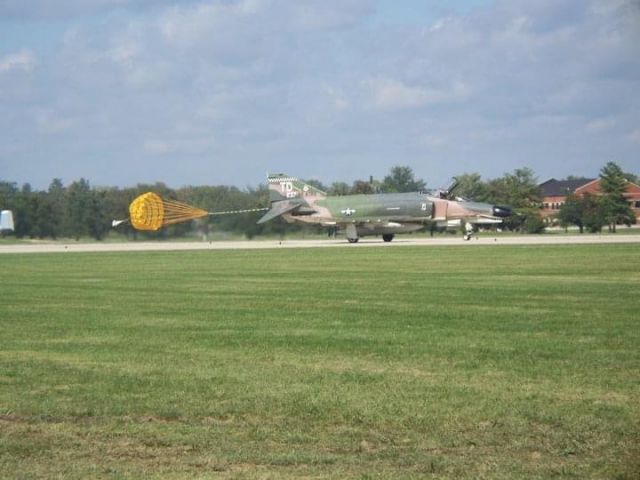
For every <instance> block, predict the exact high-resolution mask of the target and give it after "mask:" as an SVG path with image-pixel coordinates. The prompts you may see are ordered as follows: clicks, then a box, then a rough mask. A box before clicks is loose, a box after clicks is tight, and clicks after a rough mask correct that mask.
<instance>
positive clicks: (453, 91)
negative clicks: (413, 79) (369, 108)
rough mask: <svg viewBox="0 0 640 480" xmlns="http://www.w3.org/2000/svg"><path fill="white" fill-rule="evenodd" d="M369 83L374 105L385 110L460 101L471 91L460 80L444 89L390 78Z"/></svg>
mask: <svg viewBox="0 0 640 480" xmlns="http://www.w3.org/2000/svg"><path fill="white" fill-rule="evenodd" d="M367 83H368V85H369V88H370V89H371V94H372V98H373V104H374V106H375V107H377V108H380V109H384V110H395V109H412V108H420V107H425V106H428V105H434V104H438V103H447V102H453V101H459V100H462V99H464V98H465V97H466V96H467V95H468V93H469V92H468V89H467V87H466V86H465V84H464V83H462V82H459V81H455V82H453V83H452V84H451V85H448V86H447V87H445V88H442V89H436V88H428V87H419V86H409V85H406V84H404V83H403V82H400V81H398V80H393V79H389V78H377V79H372V80H369V81H368V82H367Z"/></svg>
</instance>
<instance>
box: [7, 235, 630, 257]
mask: <svg viewBox="0 0 640 480" xmlns="http://www.w3.org/2000/svg"><path fill="white" fill-rule="evenodd" d="M595 243H636V244H640V235H555V234H551V235H525V236H504V237H503V236H495V237H489V236H483V237H479V238H473V239H472V240H470V241H468V242H465V241H464V240H462V238H460V237H457V236H456V237H444V238H442V237H436V238H428V237H427V238H425V237H411V236H399V237H396V239H395V240H394V241H393V242H390V243H385V242H383V241H382V239H379V238H365V239H361V240H360V242H358V243H357V244H350V243H348V242H347V241H346V240H345V239H344V238H337V239H326V240H317V239H314V240H282V241H278V240H251V241H249V240H247V241H215V242H206V241H200V242H171V241H167V242H163V241H157V242H122V243H80V242H78V243H76V242H68V243H63V242H52V243H47V242H33V243H19V244H10V245H0V254H1V253H55V252H60V253H65V252H66V253H69V252H136V251H154V250H155V251H176V250H254V249H267V248H271V249H278V248H321V247H334V248H335V247H344V248H346V247H348V248H370V247H379V248H397V247H404V246H423V247H435V246H440V245H459V246H461V247H473V246H476V245H495V246H499V245H561V244H595Z"/></svg>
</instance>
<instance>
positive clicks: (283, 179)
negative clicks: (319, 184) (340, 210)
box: [267, 173, 327, 202]
mask: <svg viewBox="0 0 640 480" xmlns="http://www.w3.org/2000/svg"><path fill="white" fill-rule="evenodd" d="M267 183H268V184H269V200H271V202H279V201H282V200H292V199H295V198H304V197H326V196H327V194H326V193H325V192H323V191H322V190H320V189H318V188H316V187H314V186H313V185H309V184H306V183H304V182H302V181H300V180H298V179H297V178H293V177H290V176H289V175H286V174H284V173H273V174H269V175H268V176H267Z"/></svg>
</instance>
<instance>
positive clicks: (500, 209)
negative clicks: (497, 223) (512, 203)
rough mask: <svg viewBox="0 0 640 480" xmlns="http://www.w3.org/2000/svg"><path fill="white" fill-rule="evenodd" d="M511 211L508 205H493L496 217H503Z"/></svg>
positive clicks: (510, 213) (507, 215) (508, 215)
mask: <svg viewBox="0 0 640 480" xmlns="http://www.w3.org/2000/svg"><path fill="white" fill-rule="evenodd" d="M512 213H513V212H512V211H511V209H510V208H509V207H504V206H500V205H495V206H494V207H493V214H494V215H495V216H496V217H500V218H504V217H510V216H511V215H512Z"/></svg>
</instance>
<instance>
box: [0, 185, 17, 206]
mask: <svg viewBox="0 0 640 480" xmlns="http://www.w3.org/2000/svg"><path fill="white" fill-rule="evenodd" d="M17 196H18V186H17V185H16V183H15V182H5V181H2V180H0V209H2V210H13V209H14V208H15V207H14V204H15V201H16V198H17Z"/></svg>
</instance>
